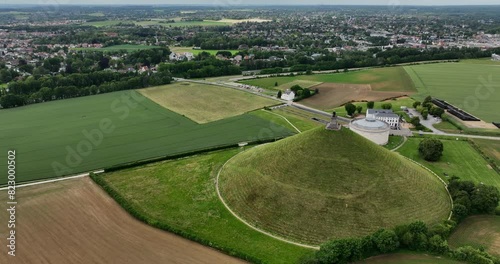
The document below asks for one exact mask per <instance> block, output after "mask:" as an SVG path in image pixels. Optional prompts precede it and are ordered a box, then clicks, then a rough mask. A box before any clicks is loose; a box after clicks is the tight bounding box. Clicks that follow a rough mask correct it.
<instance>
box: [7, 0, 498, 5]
mask: <svg viewBox="0 0 500 264" xmlns="http://www.w3.org/2000/svg"><path fill="white" fill-rule="evenodd" d="M2 4H3V5H12V4H49V5H56V4H72V5H74V4H84V5H98V4H100V5H102V4H116V5H120V4H132V5H145V4H155V5H158V4H162V5H165V4H176V5H186V4H192V5H200V4H201V5H221V4H227V5H229V6H237V5H273V4H274V5H471V4H472V5H500V0H474V1H470V0H371V1H370V0H305V1H304V0H251V1H248V0H16V1H10V0H0V5H2Z"/></svg>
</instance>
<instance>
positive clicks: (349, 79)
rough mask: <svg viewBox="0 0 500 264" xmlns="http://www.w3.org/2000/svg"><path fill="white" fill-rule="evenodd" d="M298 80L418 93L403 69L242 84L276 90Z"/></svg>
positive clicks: (254, 81) (306, 76)
mask: <svg viewBox="0 0 500 264" xmlns="http://www.w3.org/2000/svg"><path fill="white" fill-rule="evenodd" d="M296 80H306V81H313V82H322V83H350V84H370V85H371V87H372V89H373V90H374V91H403V92H416V89H415V86H414V84H413V82H412V80H411V79H410V78H409V76H408V74H407V73H406V71H405V70H404V68H402V67H388V68H376V69H367V70H360V71H352V72H348V73H343V72H342V73H332V74H315V75H299V76H285V77H271V78H259V79H252V80H245V81H241V82H242V83H245V84H249V85H255V86H259V87H262V88H267V89H274V88H275V83H276V82H278V85H283V84H286V83H289V82H293V81H296Z"/></svg>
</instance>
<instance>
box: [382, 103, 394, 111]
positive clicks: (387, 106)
mask: <svg viewBox="0 0 500 264" xmlns="http://www.w3.org/2000/svg"><path fill="white" fill-rule="evenodd" d="M382 109H387V110H390V109H392V104H391V103H385V104H382Z"/></svg>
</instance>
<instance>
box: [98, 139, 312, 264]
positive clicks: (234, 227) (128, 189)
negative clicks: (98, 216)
mask: <svg viewBox="0 0 500 264" xmlns="http://www.w3.org/2000/svg"><path fill="white" fill-rule="evenodd" d="M238 152H239V150H236V149H233V150H226V151H219V152H213V153H209V154H204V155H197V156H194V157H189V158H186V159H179V160H174V161H166V162H160V163H155V164H151V165H148V166H143V167H139V168H134V169H128V170H123V171H118V172H114V173H109V174H105V175H104V176H103V177H104V179H105V180H106V182H108V183H109V184H110V185H111V186H112V187H113V189H115V190H116V191H118V192H119V193H120V194H121V195H122V196H123V197H126V198H127V199H128V201H129V202H130V203H131V205H132V206H133V208H134V209H135V210H137V211H139V212H140V213H141V214H142V215H144V216H145V217H146V218H147V219H148V221H151V222H155V223H160V224H162V225H167V226H169V227H171V228H173V229H176V230H180V231H182V232H185V233H187V234H189V235H192V236H193V235H194V236H196V237H198V238H201V239H204V240H207V241H210V242H211V243H212V245H213V246H218V247H224V248H229V249H231V251H232V252H235V251H236V252H240V253H244V254H246V255H248V256H251V257H253V258H256V259H259V260H261V261H262V262H263V263H298V262H299V259H300V258H301V257H302V256H303V255H304V254H307V253H309V252H311V250H309V249H304V248H301V247H298V246H294V245H291V244H288V243H285V242H281V241H279V240H276V239H274V238H271V237H268V236H266V235H264V234H261V233H259V232H257V231H255V230H253V229H251V228H249V227H247V226H246V225H245V224H243V223H242V222H240V221H239V220H237V219H236V218H235V217H234V216H233V215H231V213H230V212H229V211H228V210H226V208H224V206H223V205H222V203H221V202H220V200H219V199H218V197H217V194H216V190H215V185H214V179H215V175H216V174H217V171H218V169H219V168H220V167H221V166H222V164H223V163H224V162H225V161H226V160H228V159H229V158H230V157H231V156H233V155H235V154H236V153H238Z"/></svg>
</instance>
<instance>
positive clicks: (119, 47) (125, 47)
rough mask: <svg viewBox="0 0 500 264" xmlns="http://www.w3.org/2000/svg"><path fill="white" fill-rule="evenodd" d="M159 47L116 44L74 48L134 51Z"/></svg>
mask: <svg viewBox="0 0 500 264" xmlns="http://www.w3.org/2000/svg"><path fill="white" fill-rule="evenodd" d="M155 48H159V46H146V45H128V44H125V45H114V46H109V47H104V48H100V49H97V48H74V50H96V51H103V52H113V51H120V50H125V51H127V52H132V51H138V50H143V49H155Z"/></svg>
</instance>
